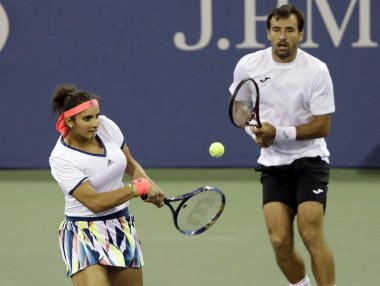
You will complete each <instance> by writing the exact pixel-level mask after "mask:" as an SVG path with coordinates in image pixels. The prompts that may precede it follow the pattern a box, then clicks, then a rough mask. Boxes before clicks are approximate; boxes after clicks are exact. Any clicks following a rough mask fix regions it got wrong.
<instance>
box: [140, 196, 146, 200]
mask: <svg viewBox="0 0 380 286" xmlns="http://www.w3.org/2000/svg"><path fill="white" fill-rule="evenodd" d="M140 198H141V199H142V200H143V201H145V200H146V199H147V198H148V196H147V195H142V196H141V197H140Z"/></svg>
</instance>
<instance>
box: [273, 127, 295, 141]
mask: <svg viewBox="0 0 380 286" xmlns="http://www.w3.org/2000/svg"><path fill="white" fill-rule="evenodd" d="M296 138H297V130H296V127H295V126H290V127H280V126H276V137H275V138H274V141H294V140H296Z"/></svg>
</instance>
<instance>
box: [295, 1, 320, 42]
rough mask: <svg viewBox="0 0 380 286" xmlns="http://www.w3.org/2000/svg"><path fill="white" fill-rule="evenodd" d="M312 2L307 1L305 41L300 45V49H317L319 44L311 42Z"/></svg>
mask: <svg viewBox="0 0 380 286" xmlns="http://www.w3.org/2000/svg"><path fill="white" fill-rule="evenodd" d="M312 1H313V0H307V10H306V23H305V24H306V31H305V37H306V39H305V41H304V42H303V43H301V44H300V47H302V48H318V47H319V44H318V43H316V42H314V41H313V32H312V31H313V3H312Z"/></svg>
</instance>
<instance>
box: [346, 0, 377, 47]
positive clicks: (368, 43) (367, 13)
mask: <svg viewBox="0 0 380 286" xmlns="http://www.w3.org/2000/svg"><path fill="white" fill-rule="evenodd" d="M351 46H352V47H354V48H362V47H365V48H375V47H378V46H379V43H376V42H373V41H372V40H371V3H370V0H360V1H359V40H358V41H357V42H355V43H352V45H351Z"/></svg>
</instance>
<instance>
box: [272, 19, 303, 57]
mask: <svg viewBox="0 0 380 286" xmlns="http://www.w3.org/2000/svg"><path fill="white" fill-rule="evenodd" d="M267 32H268V40H269V41H270V42H271V43H272V56H273V59H274V60H275V61H276V62H280V63H288V62H291V61H293V60H294V59H295V58H296V55H297V49H298V43H299V42H300V41H301V40H302V38H303V30H302V31H299V30H298V21H297V17H296V16H295V15H290V17H289V18H287V19H283V18H279V19H276V18H275V17H273V18H272V19H271V25H270V29H269V30H268V31H267Z"/></svg>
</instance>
